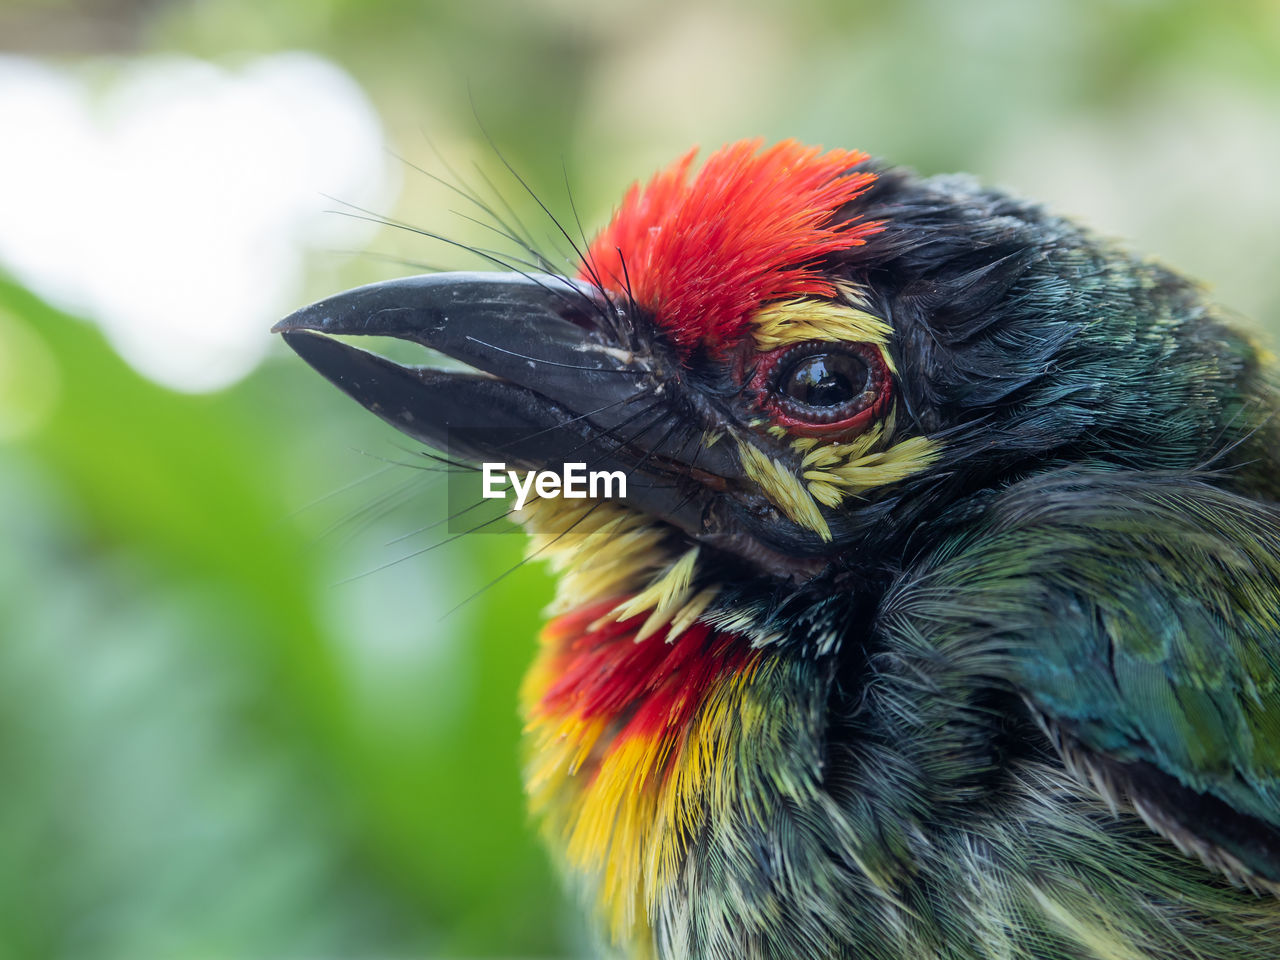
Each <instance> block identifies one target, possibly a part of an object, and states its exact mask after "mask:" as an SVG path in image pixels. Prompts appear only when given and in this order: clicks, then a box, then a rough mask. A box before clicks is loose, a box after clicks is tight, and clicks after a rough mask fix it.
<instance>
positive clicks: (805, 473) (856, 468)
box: [792, 408, 942, 507]
mask: <svg viewBox="0 0 1280 960" xmlns="http://www.w3.org/2000/svg"><path fill="white" fill-rule="evenodd" d="M896 413H897V410H896V408H895V409H894V410H890V412H889V416H887V417H886V418H885V419H884V420H883V421H882V422H880V423H877V424H874V425H873V426H872V427H871V429H869V430H868V431H867V432H866V433H864V434H862V435H861V436H859V437H854V438H853V439H852V440H850V441H849V442H848V443H823V442H821V441H820V440H819V439H818V438H817V437H801V438H798V439H797V440H795V441H794V442H793V443H792V446H793V447H795V448H796V449H797V450H801V451H804V457H803V459H802V460H801V463H800V472H801V476H802V477H803V478H804V480H805V481H806V489H807V490H808V492H809V495H810V496H812V497H813V498H814V499H815V500H816V501H818V502H819V503H821V504H822V505H823V506H825V507H837V506H839V505H840V504H841V503H842V502H843V501H844V499H845V498H846V497H848V496H858V495H860V494H862V493H865V492H866V491H868V490H874V489H875V488H877V487H885V486H888V485H890V484H893V483H900V482H901V481H903V480H906V479H907V478H908V477H911V476H914V475H915V474H917V473H919V472H921V471H922V470H925V469H927V468H928V467H930V466H932V465H933V464H934V463H936V462H937V461H938V458H939V457H941V456H942V444H941V443H940V442H938V441H937V440H933V439H931V438H929V437H909V438H907V439H906V440H900V441H899V442H898V443H895V444H891V445H888V446H885V438H886V437H888V436H890V435H892V433H893V429H894V426H895V422H896V419H897V418H896Z"/></svg>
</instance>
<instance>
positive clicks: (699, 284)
mask: <svg viewBox="0 0 1280 960" xmlns="http://www.w3.org/2000/svg"><path fill="white" fill-rule="evenodd" d="M761 144H762V141H760V140H742V141H739V142H738V143H732V144H729V145H728V146H725V147H722V148H721V149H719V150H717V151H716V152H715V153H713V154H711V156H709V157H708V158H707V161H706V163H704V164H703V166H702V169H701V170H699V171H698V174H697V176H696V177H694V178H693V180H692V182H691V181H690V179H689V171H690V169H691V167H692V166H693V158H694V155H695V154H696V153H697V150H696V149H694V150H691V151H690V152H689V153H687V154H685V155H684V156H683V157H681V158H680V159H679V160H677V161H676V162H675V163H674V164H672V165H671V166H670V167H668V168H667V169H665V170H662V171H660V172H659V173H658V174H657V175H656V176H654V178H653V179H652V180H650V181H649V183H648V185H646V186H645V187H643V188H641V186H640V184H638V183H637V184H634V185H633V186H632V187H631V189H630V190H628V191H627V195H626V196H625V197H624V198H623V201H622V205H621V206H620V207H619V208H618V211H617V213H616V214H614V217H613V221H612V222H611V223H610V224H609V225H608V226H607V227H605V228H604V230H602V231H601V232H600V234H599V235H598V236H597V237H596V238H595V240H593V241H592V242H591V245H590V246H589V247H588V248H587V254H586V257H585V262H584V263H583V264H582V266H581V268H580V270H579V276H581V277H582V278H583V279H584V280H590V281H592V282H596V283H599V284H600V285H601V286H603V287H604V289H605V290H606V291H608V292H610V293H615V294H618V295H620V296H623V297H625V296H627V294H628V292H629V293H630V296H631V297H632V298H633V299H634V300H635V302H636V303H637V304H639V305H640V306H642V307H644V308H645V309H647V310H649V311H651V312H652V313H653V315H654V316H655V318H656V320H657V323H658V324H659V326H661V327H662V329H663V330H665V331H666V332H667V334H668V336H670V337H671V339H672V340H673V341H675V343H676V344H677V346H678V347H680V348H681V349H682V350H683V351H684V352H685V353H686V354H688V353H690V352H691V351H692V350H693V349H694V347H695V346H697V345H699V344H701V345H704V346H706V347H708V348H709V349H711V350H719V349H722V348H724V347H726V346H728V345H731V344H733V343H735V342H737V341H738V340H739V339H740V338H741V336H742V334H743V332H744V327H745V325H746V323H747V316H748V314H749V313H750V312H751V311H753V310H755V309H756V308H757V307H759V306H760V305H761V304H762V303H766V302H768V301H770V300H779V299H785V298H791V297H800V296H826V297H829V296H833V295H834V294H835V286H834V285H833V284H832V283H831V281H830V280H827V279H825V278H824V277H823V275H822V273H821V272H820V271H819V270H818V269H817V266H816V264H817V261H819V260H821V259H822V258H823V257H826V256H828V255H830V254H832V253H835V252H836V251H839V250H843V249H845V248H847V247H851V246H857V245H860V244H862V243H865V242H866V237H867V236H868V235H869V234H872V233H874V232H876V231H877V230H878V229H879V228H880V226H881V225H880V224H879V223H878V222H862V221H859V220H858V219H857V218H853V219H848V220H845V221H843V222H841V223H834V224H833V223H832V222H831V217H832V214H834V213H835V211H836V210H838V209H839V208H840V207H841V206H843V205H844V204H846V203H848V202H849V201H850V200H853V199H854V198H855V197H857V196H858V195H859V194H860V193H862V192H863V191H865V190H866V189H867V187H869V186H870V185H871V183H872V182H873V181H874V180H875V174H874V173H870V172H867V171H858V170H854V169H853V167H855V166H857V165H858V164H860V163H862V162H863V161H865V160H866V159H867V155H866V154H865V153H862V152H861V151H858V150H828V151H826V152H823V151H822V149H821V148H819V147H806V146H804V145H803V144H800V143H797V142H796V141H794V140H784V141H783V142H782V143H779V144H777V145H775V146H772V147H769V148H768V149H765V150H761Z"/></svg>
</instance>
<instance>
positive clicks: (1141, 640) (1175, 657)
mask: <svg viewBox="0 0 1280 960" xmlns="http://www.w3.org/2000/svg"><path fill="white" fill-rule="evenodd" d="M1211 479H1212V478H1195V477H1188V476H1186V475H1185V474H1183V475H1178V474H1151V473H1133V472H1116V471H1105V470H1093V471H1083V470H1076V469H1073V470H1062V471H1058V472H1055V473H1051V474H1048V475H1042V476H1039V477H1036V478H1032V479H1028V480H1026V481H1023V482H1022V483H1020V484H1017V485H1015V486H1013V487H1011V488H1009V489H1008V490H1006V491H1005V492H1004V493H1003V494H1002V495H1000V496H999V497H998V498H997V499H996V501H995V502H994V503H993V505H992V507H991V510H990V511H989V513H988V515H987V517H986V519H985V521H984V523H983V524H982V526H981V529H980V530H978V531H976V532H973V533H971V534H969V535H967V536H965V537H963V538H961V539H959V540H957V541H955V542H953V543H951V544H949V545H948V547H947V548H945V549H944V551H943V552H942V554H941V555H940V556H939V557H937V558H936V559H935V561H934V563H933V566H932V567H931V569H930V570H929V572H928V573H926V574H925V576H924V579H923V580H920V581H917V582H916V583H915V584H913V585H912V586H911V587H909V588H907V589H905V590H904V591H902V593H901V594H900V595H899V596H898V597H897V598H896V600H894V601H892V602H891V603H890V605H889V611H888V612H889V615H890V616H894V615H902V614H903V613H904V612H906V610H907V609H908V608H911V609H912V612H913V615H915V616H916V617H917V622H919V620H918V617H919V615H920V614H921V613H922V612H923V613H924V614H925V616H926V618H927V619H928V620H929V622H930V623H932V624H933V628H932V631H931V632H932V633H934V634H935V635H936V636H938V637H941V638H943V642H948V643H964V642H970V643H975V642H980V643H984V644H987V645H988V647H989V648H990V649H991V650H992V654H993V655H992V656H990V657H989V662H990V663H991V664H994V665H996V666H995V669H996V670H997V671H998V672H999V673H1000V674H1001V676H1000V677H999V678H998V679H999V680H1000V681H1002V682H1006V683H1008V684H1010V685H1011V686H1012V687H1013V688H1014V689H1016V690H1017V691H1018V692H1019V693H1020V694H1021V696H1022V698H1023V700H1025V702H1026V703H1027V704H1028V705H1029V706H1030V707H1031V709H1032V711H1033V712H1034V713H1035V715H1036V716H1037V719H1038V720H1039V721H1040V722H1041V723H1042V725H1043V726H1044V727H1045V729H1046V730H1047V731H1048V732H1049V734H1050V736H1051V737H1052V738H1053V740H1054V742H1055V744H1056V745H1057V746H1058V748H1059V750H1060V751H1061V752H1062V755H1063V758H1064V760H1065V761H1066V762H1067V763H1068V764H1069V765H1070V766H1072V767H1073V769H1074V770H1075V771H1076V772H1077V773H1080V774H1081V775H1082V776H1084V777H1086V778H1088V779H1090V780H1092V781H1093V782H1094V784H1095V785H1096V786H1098V788H1099V789H1100V790H1101V791H1102V792H1103V793H1104V794H1106V795H1108V797H1109V799H1112V800H1113V801H1114V802H1128V803H1131V804H1132V805H1133V806H1134V807H1135V808H1136V809H1137V810H1138V812H1139V813H1140V814H1141V815H1142V816H1143V818H1144V819H1146V821H1147V822H1148V824H1150V825H1151V826H1152V827H1153V828H1154V829H1156V830H1158V831H1159V832H1161V833H1163V834H1165V835H1166V836H1168V837H1170V838H1171V839H1172V840H1173V841H1174V842H1175V843H1177V844H1178V845H1179V846H1180V847H1181V848H1182V849H1183V850H1184V851H1186V852H1189V853H1194V854H1197V855H1199V856H1200V857H1201V858H1202V859H1203V860H1205V862H1206V863H1208V864H1210V865H1211V866H1214V867H1217V868H1219V869H1221V870H1223V871H1224V872H1226V873H1227V874H1229V875H1230V876H1232V877H1233V879H1236V880H1239V881H1243V882H1245V883H1247V884H1249V885H1251V886H1255V887H1260V888H1270V889H1273V890H1277V891H1280V510H1277V508H1276V507H1275V506H1274V505H1270V504H1264V503H1260V502H1257V501H1254V500H1251V499H1249V498H1247V497H1244V496H1240V495H1238V494H1235V493H1232V492H1229V491H1228V490H1225V489H1222V488H1220V487H1218V486H1216V485H1214V483H1212V482H1211ZM922 586H923V587H924V589H923V590H922V589H921V587H922ZM926 598H927V599H926ZM922 602H923V603H926V604H927V605H929V607H930V609H928V610H927V611H925V610H923V609H922V607H921V603H922Z"/></svg>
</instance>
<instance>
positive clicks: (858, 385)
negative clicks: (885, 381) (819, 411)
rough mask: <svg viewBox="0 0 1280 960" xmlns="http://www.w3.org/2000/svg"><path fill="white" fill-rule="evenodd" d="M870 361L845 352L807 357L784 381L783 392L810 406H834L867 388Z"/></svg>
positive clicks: (792, 369)
mask: <svg viewBox="0 0 1280 960" xmlns="http://www.w3.org/2000/svg"><path fill="white" fill-rule="evenodd" d="M866 383H867V365H866V364H865V363H863V362H862V360H860V359H859V358H857V357H851V356H849V355H848V354H843V353H819V354H815V355H814V356H812V357H805V358H804V359H803V360H801V361H800V362H799V363H797V364H796V365H795V366H794V367H792V368H791V370H790V372H789V373H788V374H787V375H786V377H785V378H784V379H783V381H782V392H783V393H785V394H786V395H787V396H789V397H791V398H792V399H793V400H796V401H798V402H800V403H803V404H805V405H806V406H809V407H835V406H839V405H840V404H842V403H845V402H846V401H848V400H852V399H853V398H854V397H856V396H857V395H858V394H860V393H862V391H863V390H864V389H866Z"/></svg>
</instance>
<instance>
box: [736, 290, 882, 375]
mask: <svg viewBox="0 0 1280 960" xmlns="http://www.w3.org/2000/svg"><path fill="white" fill-rule="evenodd" d="M751 323H752V335H753V337H754V338H755V341H756V349H757V350H759V351H761V352H763V351H766V350H776V349H777V348H778V347H786V346H790V345H791V344H793V343H807V342H808V341H810V340H832V341H836V342H840V341H843V342H845V343H870V344H874V345H875V346H877V347H879V348H880V352H881V354H882V355H883V356H884V360H885V363H886V364H888V366H889V370H890V372H892V373H897V370H896V369H895V367H894V365H893V357H891V356H890V355H889V351H888V349H887V347H888V346H889V339H890V337H892V336H893V327H891V326H889V324H888V322H887V321H885V320H882V319H880V318H879V317H877V316H873V315H872V314H870V313H867V312H866V311H865V310H858V309H856V308H854V307H849V306H845V305H844V304H842V303H836V302H834V301H832V300H786V301H784V302H782V303H771V304H769V305H768V306H766V307H762V308H761V309H760V310H757V311H756V312H755V313H753V314H752V315H751Z"/></svg>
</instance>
